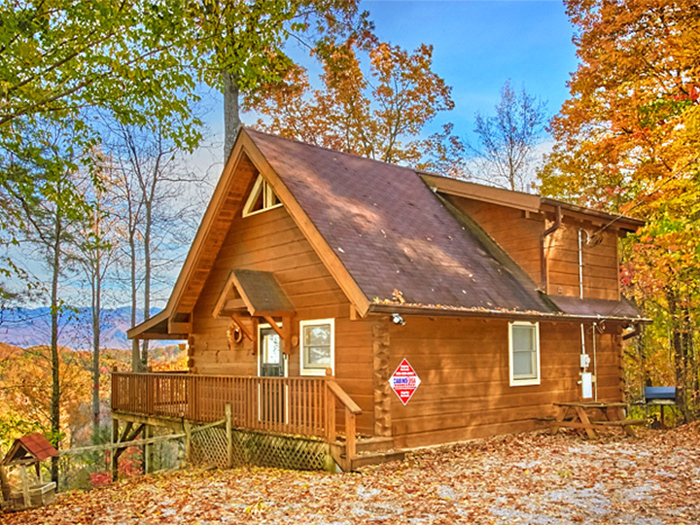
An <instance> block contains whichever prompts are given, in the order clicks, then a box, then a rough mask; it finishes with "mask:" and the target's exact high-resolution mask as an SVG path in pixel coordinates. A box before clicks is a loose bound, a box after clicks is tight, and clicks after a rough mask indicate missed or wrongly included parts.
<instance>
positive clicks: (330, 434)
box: [326, 375, 336, 443]
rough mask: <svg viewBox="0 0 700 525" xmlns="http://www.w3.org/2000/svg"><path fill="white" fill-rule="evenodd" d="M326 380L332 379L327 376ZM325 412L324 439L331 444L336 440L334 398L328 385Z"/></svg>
mask: <svg viewBox="0 0 700 525" xmlns="http://www.w3.org/2000/svg"><path fill="white" fill-rule="evenodd" d="M326 379H332V377H331V376H328V375H327V376H326ZM326 410H327V414H326V437H327V438H328V442H329V443H333V442H334V441H335V438H336V434H335V432H336V420H335V396H334V395H333V394H332V393H331V390H330V388H328V385H326Z"/></svg>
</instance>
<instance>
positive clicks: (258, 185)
mask: <svg viewBox="0 0 700 525" xmlns="http://www.w3.org/2000/svg"><path fill="white" fill-rule="evenodd" d="M261 191H264V192H265V195H263V207H262V208H261V209H259V210H255V211H250V209H251V208H252V207H253V205H254V204H255V201H257V200H258V196H259V195H260V192H261ZM274 195H275V192H274V191H273V190H272V188H271V187H270V185H269V184H268V183H267V181H265V179H263V178H262V176H261V175H258V180H256V181H255V184H254V185H253V189H252V190H251V191H250V195H248V200H246V201H245V206H243V217H250V216H251V215H256V214H258V213H262V212H264V211H267V210H274V209H275V208H279V207H280V206H282V203H281V202H278V203H277V204H275V205H274V206H267V207H265V203H266V202H269V200H270V199H271V198H272V197H273V196H274Z"/></svg>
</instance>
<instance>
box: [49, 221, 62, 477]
mask: <svg viewBox="0 0 700 525" xmlns="http://www.w3.org/2000/svg"><path fill="white" fill-rule="evenodd" d="M62 226H63V225H62V217H61V213H60V210H57V211H56V224H55V227H54V240H53V246H52V253H51V256H52V260H51V265H52V268H51V270H52V271H51V385H52V388H51V434H52V440H53V444H54V446H55V447H56V448H57V449H58V448H59V446H60V439H59V436H60V432H61V383H60V376H59V368H58V367H59V357H58V318H59V311H58V278H59V276H60V263H61V237H62V235H63V227H62ZM51 479H52V481H54V482H56V485H58V458H57V457H55V456H54V457H53V458H51Z"/></svg>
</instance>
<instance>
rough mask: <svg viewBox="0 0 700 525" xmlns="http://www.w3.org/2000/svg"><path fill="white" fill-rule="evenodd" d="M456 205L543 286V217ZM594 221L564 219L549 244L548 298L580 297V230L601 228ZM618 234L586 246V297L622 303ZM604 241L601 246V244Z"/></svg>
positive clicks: (465, 202)
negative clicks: (559, 296) (541, 256)
mask: <svg viewBox="0 0 700 525" xmlns="http://www.w3.org/2000/svg"><path fill="white" fill-rule="evenodd" d="M450 201H451V202H452V203H453V204H454V205H455V206H457V207H458V208H459V209H461V210H462V211H464V212H465V213H466V214H467V215H469V216H470V217H472V218H473V219H474V220H475V221H476V222H477V223H479V225H480V226H481V227H482V228H483V229H484V231H485V232H486V233H488V234H489V236H491V238H492V239H493V240H494V241H496V242H497V243H498V244H499V245H500V246H501V248H503V249H504V250H505V251H506V253H508V255H510V257H511V258H512V259H513V260H514V261H515V262H516V264H518V266H520V267H521V268H522V269H523V270H525V272H526V273H527V274H528V275H529V276H530V278H531V279H532V280H533V281H534V282H535V284H536V285H537V286H540V284H541V263H540V236H541V234H542V232H543V231H544V230H545V229H546V228H547V227H548V226H549V225H550V224H551V222H548V223H547V224H546V225H545V221H544V218H543V216H542V215H541V214H530V215H529V216H528V215H526V213H525V212H524V211H522V210H518V209H515V208H509V207H507V206H501V205H498V204H491V203H488V202H481V201H477V200H472V199H466V198H461V197H450ZM598 227H599V226H598V225H596V226H594V225H593V224H591V223H590V222H587V221H583V220H577V219H575V218H573V217H571V216H567V215H564V218H563V221H562V225H561V227H560V228H559V229H558V230H556V231H555V232H554V233H552V234H551V235H549V236H548V237H547V239H546V241H545V242H546V244H545V247H546V248H545V253H546V256H547V293H549V294H552V295H564V296H570V297H579V295H580V291H579V261H578V231H579V229H581V228H583V229H584V230H586V231H588V232H589V233H591V234H592V233H594V232H595V231H596V230H597V229H598ZM617 236H618V234H617V230H615V229H614V228H611V229H610V230H607V231H606V232H604V233H603V234H602V236H601V237H600V238H596V239H593V241H594V242H592V243H590V244H584V246H583V296H584V297H585V298H589V299H608V300H613V301H617V300H619V299H620V290H619V263H618V253H617V238H618V237H617ZM598 241H599V242H598Z"/></svg>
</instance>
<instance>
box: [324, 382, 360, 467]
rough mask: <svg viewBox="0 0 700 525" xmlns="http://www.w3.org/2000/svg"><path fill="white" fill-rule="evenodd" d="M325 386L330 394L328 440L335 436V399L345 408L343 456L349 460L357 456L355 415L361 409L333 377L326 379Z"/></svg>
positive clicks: (333, 438)
mask: <svg viewBox="0 0 700 525" xmlns="http://www.w3.org/2000/svg"><path fill="white" fill-rule="evenodd" d="M326 386H327V391H328V393H329V394H330V395H332V398H330V399H329V403H328V441H329V442H333V441H335V437H336V435H335V401H336V400H337V401H340V403H341V404H342V405H343V407H344V409H345V457H346V459H347V461H348V462H350V461H352V459H353V458H355V457H356V456H357V445H356V439H357V438H356V434H357V416H359V415H360V414H362V409H361V408H360V407H359V406H358V404H357V403H355V401H353V399H352V398H351V397H350V396H349V395H348V393H347V392H346V391H345V390H343V388H342V387H341V386H340V385H339V384H338V383H336V382H335V380H334V379H330V378H329V379H327V381H326ZM329 397H330V396H329Z"/></svg>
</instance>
